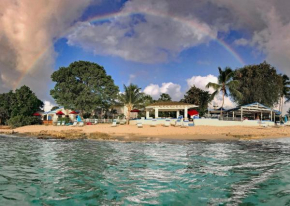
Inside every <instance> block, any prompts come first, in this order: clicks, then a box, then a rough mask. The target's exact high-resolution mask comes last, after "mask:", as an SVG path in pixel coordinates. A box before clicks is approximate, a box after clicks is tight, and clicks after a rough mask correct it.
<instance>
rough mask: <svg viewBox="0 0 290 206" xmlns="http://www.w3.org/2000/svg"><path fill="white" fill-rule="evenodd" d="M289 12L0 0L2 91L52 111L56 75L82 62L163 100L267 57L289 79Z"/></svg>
mask: <svg viewBox="0 0 290 206" xmlns="http://www.w3.org/2000/svg"><path fill="white" fill-rule="evenodd" d="M289 10H290V1H288V0H267V1H265V0H243V1H241V0H203V1H200V0H179V1H176V0H158V1H157V0H82V1H79V0H50V1H47V0H38V1H34V0H1V1H0V27H1V30H0V93H3V92H7V91H9V90H11V89H17V88H19V87H21V86H22V85H27V86H29V87H30V88H31V89H32V90H33V91H34V92H35V93H36V94H37V96H38V97H39V98H40V99H41V100H42V101H44V102H45V110H49V109H50V108H51V107H52V106H53V105H55V102H54V100H53V99H52V97H51V96H50V95H49V90H50V89H52V88H53V86H54V84H53V82H52V81H51V79H50V76H51V74H52V73H53V72H54V71H56V70H57V69H58V68H59V67H63V66H68V65H69V64H70V63H72V62H74V61H79V60H86V61H92V62H95V63H98V64H99V65H101V66H103V67H104V68H105V69H106V71H107V73H108V74H109V75H111V76H112V77H113V79H114V81H115V84H116V85H118V86H119V87H120V90H121V91H122V90H123V85H124V84H125V85H127V84H129V83H134V84H137V85H138V86H139V87H141V88H142V91H144V92H145V93H147V94H150V95H152V96H153V97H154V98H155V99H157V98H158V97H159V96H160V94H161V93H168V94H170V95H171V96H172V98H173V100H180V99H181V98H182V97H183V95H184V93H185V92H186V91H187V90H188V89H189V88H190V87H191V86H193V85H195V86H197V87H199V88H201V89H206V88H205V85H206V84H207V83H208V82H216V81H217V77H216V76H217V75H218V69H217V68H218V67H222V68H224V67H226V66H229V67H231V68H232V69H236V68H240V67H243V66H244V65H249V64H259V63H261V62H263V61H265V60H266V61H267V62H269V63H270V64H272V65H273V66H275V67H276V68H277V70H278V71H279V72H280V73H285V74H287V75H290V69H289V65H290V58H289V56H290V35H289V33H290V13H289ZM209 91H210V92H212V90H209ZM221 101H222V98H221V96H217V97H216V98H215V99H214V101H213V103H212V105H213V104H216V105H221ZM233 106H235V104H234V103H233V102H232V101H231V99H230V98H226V100H225V107H226V108H230V107H233ZM286 107H289V105H285V109H286Z"/></svg>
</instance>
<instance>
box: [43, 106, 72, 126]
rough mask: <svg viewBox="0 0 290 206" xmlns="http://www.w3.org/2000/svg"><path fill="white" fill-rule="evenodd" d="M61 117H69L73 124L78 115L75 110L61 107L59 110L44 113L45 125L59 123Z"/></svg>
mask: <svg viewBox="0 0 290 206" xmlns="http://www.w3.org/2000/svg"><path fill="white" fill-rule="evenodd" d="M59 116H61V117H65V116H68V117H69V119H70V121H71V122H73V121H75V119H76V113H75V112H74V111H73V110H70V109H64V107H59V108H58V109H55V110H52V111H49V112H44V113H42V121H43V124H53V123H55V122H57V120H58V118H59Z"/></svg>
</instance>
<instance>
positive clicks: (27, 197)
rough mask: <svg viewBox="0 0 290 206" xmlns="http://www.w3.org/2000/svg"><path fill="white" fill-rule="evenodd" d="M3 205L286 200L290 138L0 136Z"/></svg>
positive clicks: (272, 203)
mask: <svg viewBox="0 0 290 206" xmlns="http://www.w3.org/2000/svg"><path fill="white" fill-rule="evenodd" d="M0 205H4V206H13V205H20V206H25V205H61V206H65V205H69V206H73V205H198V206H199V205H249V206H251V205H270V206H278V205H290V139H286V138H285V139H276V140H259V141H228V142H225V141H223V142H222V141H220V142H205V141H175V142H161V143H144V142H127V143H124V142H105V141H104V142H99V141H89V140H78V141H71V140H70V141H65V140H38V139H33V138H19V137H17V138H11V137H9V138H8V137H3V136H0Z"/></svg>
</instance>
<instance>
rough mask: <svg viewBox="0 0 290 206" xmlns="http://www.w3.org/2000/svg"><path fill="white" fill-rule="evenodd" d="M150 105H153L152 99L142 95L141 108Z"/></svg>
mask: <svg viewBox="0 0 290 206" xmlns="http://www.w3.org/2000/svg"><path fill="white" fill-rule="evenodd" d="M152 103H154V100H153V98H152V97H151V96H150V95H148V94H144V93H143V95H142V103H141V107H142V108H145V107H147V106H148V105H150V104H152Z"/></svg>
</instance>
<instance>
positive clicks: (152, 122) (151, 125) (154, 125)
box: [150, 119, 157, 127]
mask: <svg viewBox="0 0 290 206" xmlns="http://www.w3.org/2000/svg"><path fill="white" fill-rule="evenodd" d="M156 123H157V120H156V119H152V121H151V124H150V127H156Z"/></svg>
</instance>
